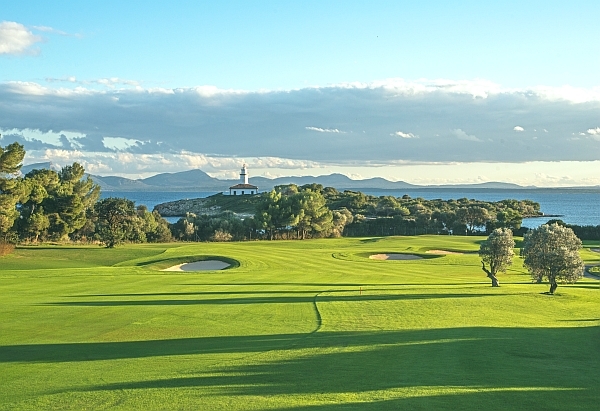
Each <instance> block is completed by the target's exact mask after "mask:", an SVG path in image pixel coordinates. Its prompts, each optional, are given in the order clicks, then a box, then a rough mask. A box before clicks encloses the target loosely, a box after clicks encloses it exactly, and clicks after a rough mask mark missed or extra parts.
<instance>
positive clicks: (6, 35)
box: [0, 21, 42, 54]
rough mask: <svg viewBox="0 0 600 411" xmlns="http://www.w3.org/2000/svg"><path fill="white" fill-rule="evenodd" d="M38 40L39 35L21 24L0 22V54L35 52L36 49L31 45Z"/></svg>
mask: <svg viewBox="0 0 600 411" xmlns="http://www.w3.org/2000/svg"><path fill="white" fill-rule="evenodd" d="M40 41H42V38H41V37H40V36H36V35H35V34H33V33H32V32H31V31H30V30H28V29H27V27H25V26H24V25H22V24H19V23H15V22H13V21H2V22H0V54H25V53H33V54H35V52H36V51H35V50H33V49H31V46H33V45H34V44H35V43H39V42H40Z"/></svg>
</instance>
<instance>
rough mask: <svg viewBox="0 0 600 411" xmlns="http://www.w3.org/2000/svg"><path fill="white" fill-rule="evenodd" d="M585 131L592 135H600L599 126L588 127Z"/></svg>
mask: <svg viewBox="0 0 600 411" xmlns="http://www.w3.org/2000/svg"><path fill="white" fill-rule="evenodd" d="M587 133H588V134H590V135H593V136H595V135H600V127H596V128H590V129H588V131H587Z"/></svg>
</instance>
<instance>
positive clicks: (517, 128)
mask: <svg viewBox="0 0 600 411" xmlns="http://www.w3.org/2000/svg"><path fill="white" fill-rule="evenodd" d="M513 130H515V131H525V129H524V128H523V127H521V126H515V127H514V128H513Z"/></svg>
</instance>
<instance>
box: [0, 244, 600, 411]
mask: <svg viewBox="0 0 600 411" xmlns="http://www.w3.org/2000/svg"><path fill="white" fill-rule="evenodd" d="M482 239H483V238H477V237H473V238H471V237H439V236H422V237H403V238H383V239H378V238H373V239H337V240H311V241H274V242H248V243H226V244H170V245H145V246H126V247H121V248H117V249H115V250H104V249H102V248H99V247H83V248H71V247H66V248H60V247H51V248H39V247H31V248H19V249H17V250H15V253H14V254H12V255H10V256H6V257H2V258H0V264H1V265H0V293H1V295H2V296H3V298H2V300H0V316H1V317H0V318H2V322H1V323H0V324H1V325H0V327H1V332H0V409H32V410H33V409H36V410H37V409H73V410H79V409H194V410H195V409H244V410H245V409H281V410H283V409H296V410H334V411H335V410H338V409H344V410H346V409H367V410H370V409H373V410H379V409H399V408H404V409H511V408H514V409H582V410H583V409H594V408H595V407H596V405H597V403H598V400H600V394H599V393H598V386H600V356H599V355H598V352H599V349H600V326H599V324H600V298H599V294H598V291H599V284H600V282H599V281H597V280H594V279H587V278H586V279H583V280H581V281H580V282H578V283H577V284H574V285H559V288H558V290H557V295H554V296H549V295H546V294H544V292H545V291H547V289H548V286H547V285H545V284H533V283H531V279H530V277H529V275H528V274H527V272H526V271H525V270H524V269H523V266H522V262H521V260H520V259H519V258H515V263H514V265H513V266H512V267H511V268H510V269H509V271H508V272H507V273H506V274H501V275H500V278H499V279H500V283H501V287H499V288H492V287H491V286H490V284H489V280H488V279H487V277H486V276H485V274H484V273H483V272H482V271H481V269H480V262H479V258H478V256H477V254H476V253H475V254H473V253H468V252H473V251H477V249H478V247H479V245H478V242H479V241H481V240H482ZM438 249H441V250H451V251H459V252H460V251H462V252H467V253H466V254H452V255H431V254H428V253H427V251H429V250H438ZM382 252H397V253H416V254H419V255H423V256H426V257H428V258H425V259H422V260H411V261H375V260H370V259H368V258H367V257H368V255H369V253H382ZM517 254H518V253H517ZM206 256H220V257H222V258H224V259H232V260H235V261H237V262H239V266H237V267H235V268H232V269H229V270H224V271H212V272H198V273H189V272H187V273H175V272H162V271H160V268H164V265H165V264H177V263H178V262H185V261H190V260H191V259H193V258H194V257H198V258H203V257H206ZM582 256H583V257H584V259H585V260H586V262H588V263H594V262H595V261H598V260H597V259H598V258H599V256H600V254H598V253H595V252H593V251H589V250H585V251H583V252H582Z"/></svg>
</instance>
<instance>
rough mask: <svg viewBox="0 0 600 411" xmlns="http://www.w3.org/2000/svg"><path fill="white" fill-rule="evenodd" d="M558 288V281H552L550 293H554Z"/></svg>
mask: <svg viewBox="0 0 600 411" xmlns="http://www.w3.org/2000/svg"><path fill="white" fill-rule="evenodd" d="M557 288H558V284H556V281H551V282H550V294H554V291H556V289H557Z"/></svg>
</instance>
